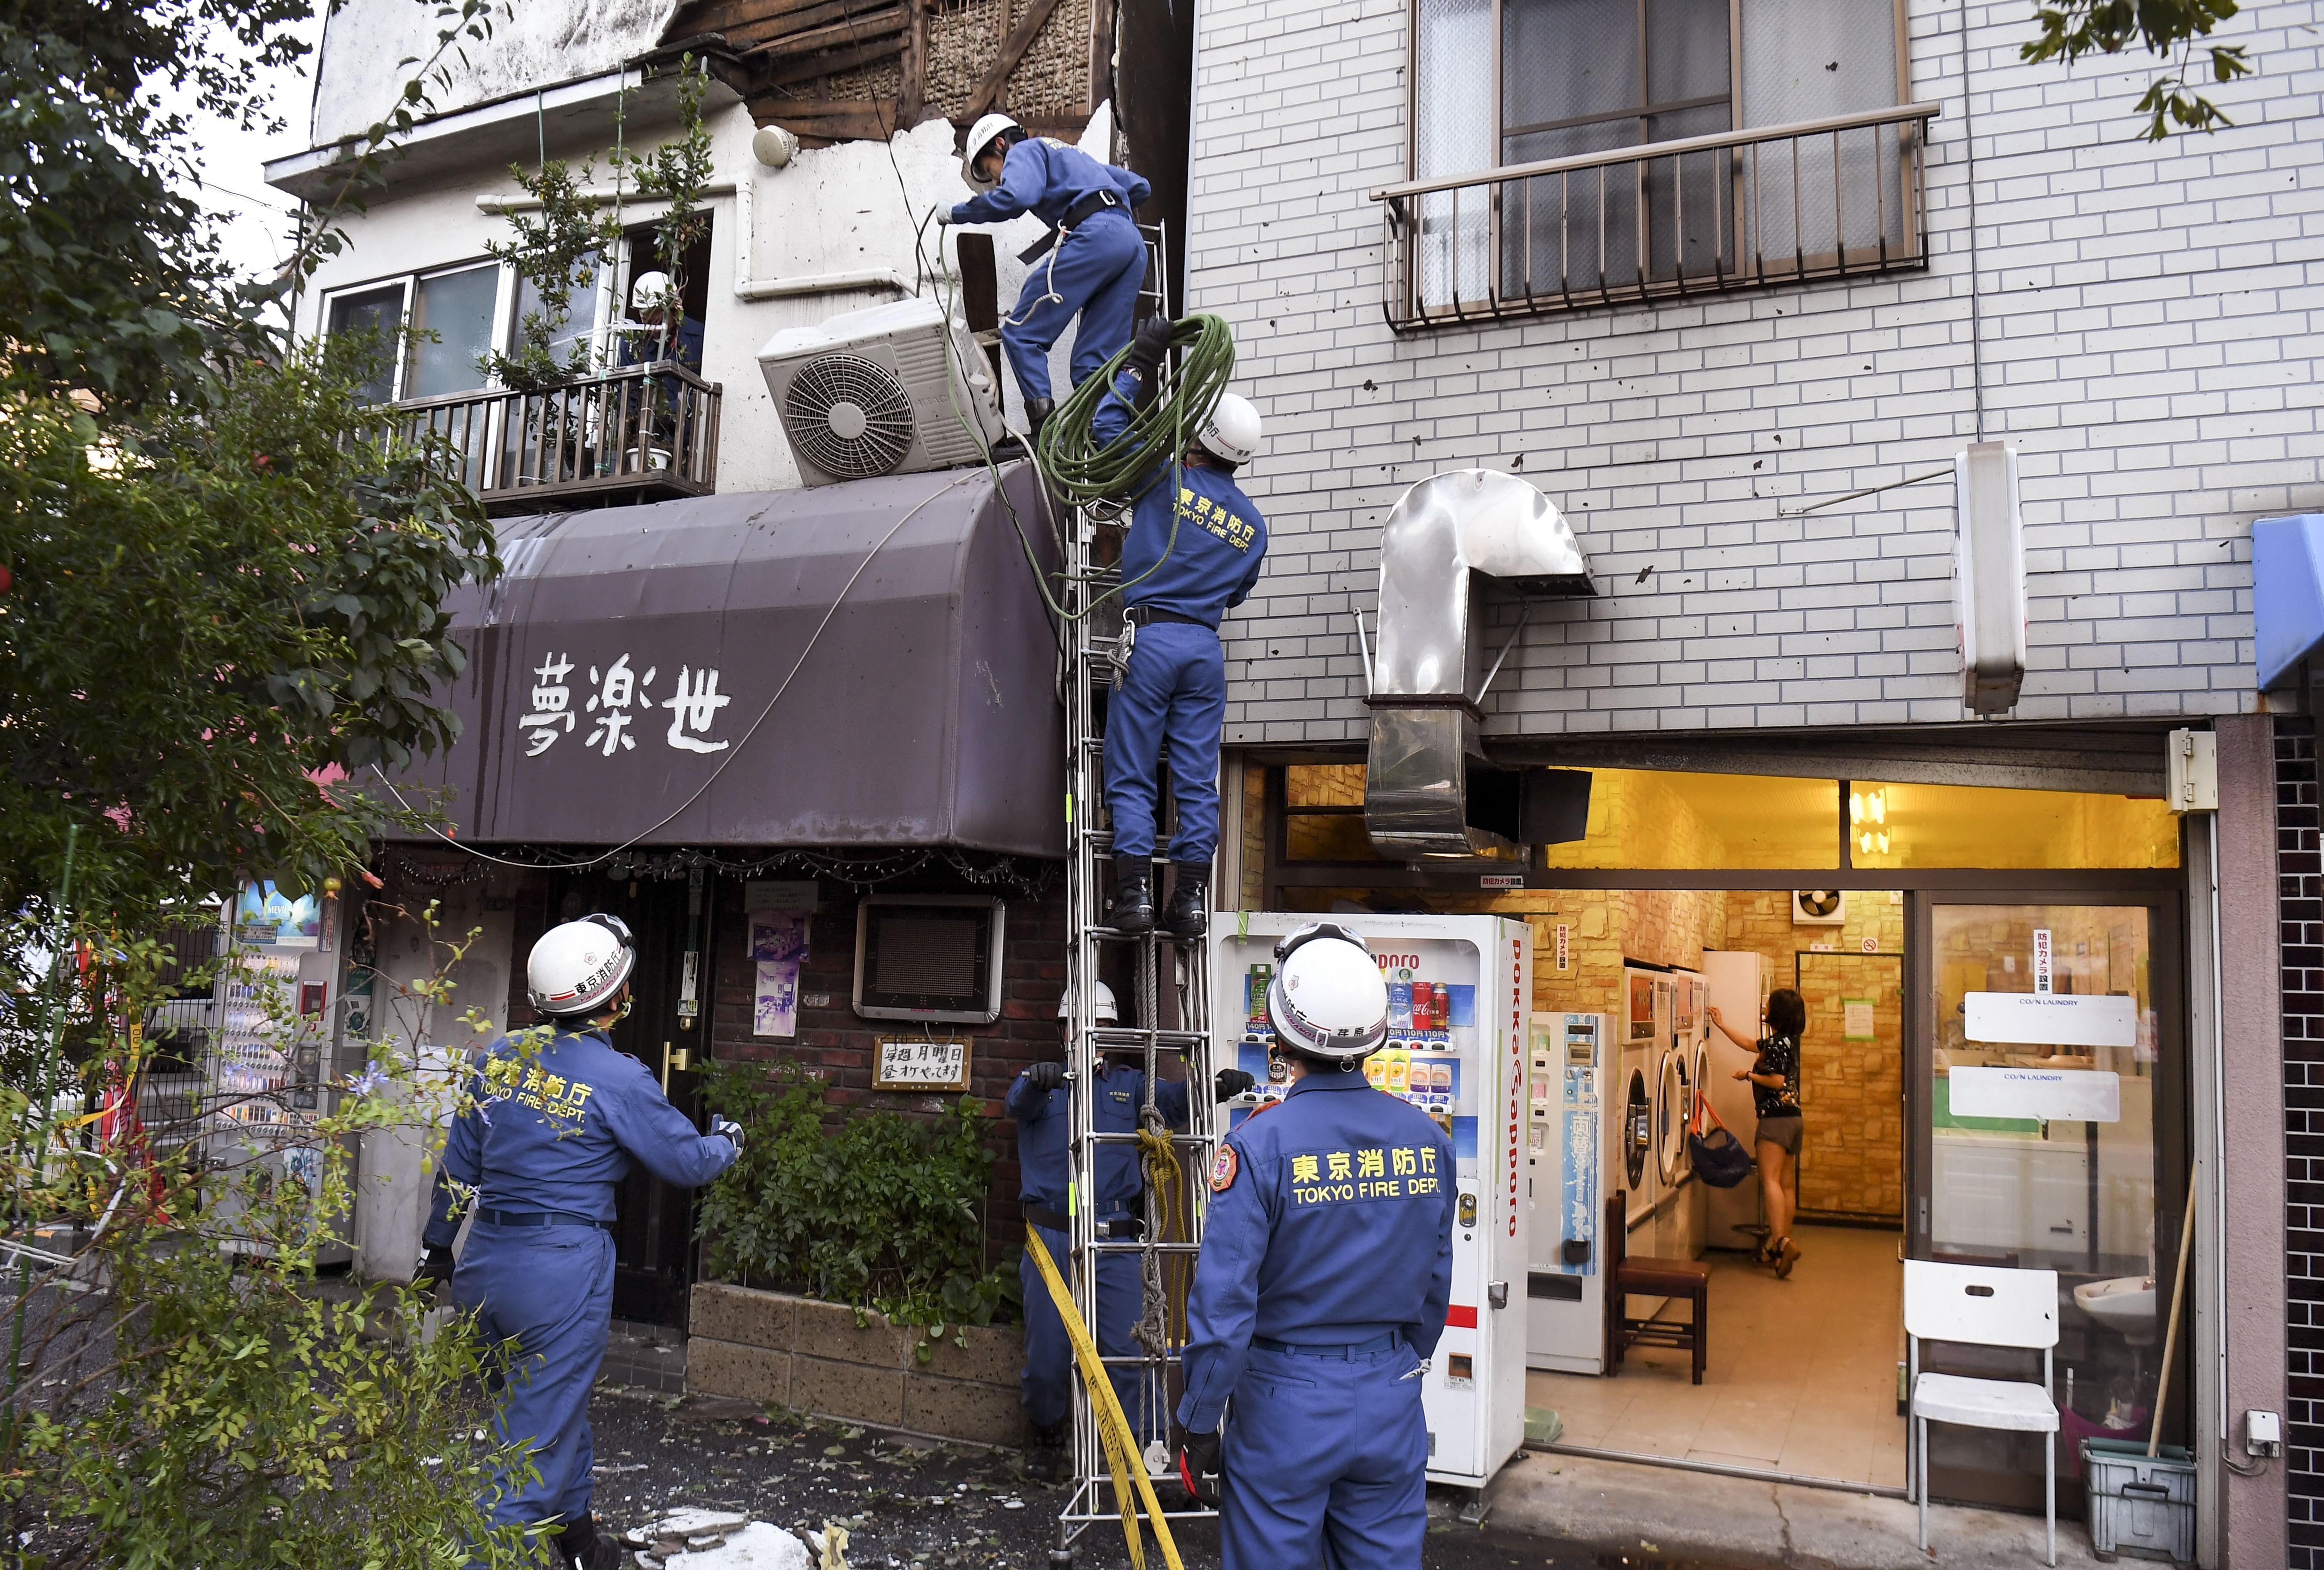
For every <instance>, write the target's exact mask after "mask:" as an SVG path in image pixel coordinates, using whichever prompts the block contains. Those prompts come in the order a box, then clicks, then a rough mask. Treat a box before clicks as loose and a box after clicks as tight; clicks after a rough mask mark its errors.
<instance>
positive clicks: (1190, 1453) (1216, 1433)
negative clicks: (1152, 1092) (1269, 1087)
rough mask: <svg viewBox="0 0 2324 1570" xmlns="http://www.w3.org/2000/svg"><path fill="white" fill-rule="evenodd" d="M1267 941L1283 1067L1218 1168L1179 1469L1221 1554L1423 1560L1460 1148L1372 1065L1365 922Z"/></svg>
mask: <svg viewBox="0 0 2324 1570" xmlns="http://www.w3.org/2000/svg"><path fill="white" fill-rule="evenodd" d="M1275 956H1276V969H1275V978H1274V980H1273V982H1272V983H1271V984H1270V985H1269V986H1268V995H1267V1012H1268V1024H1270V1025H1271V1026H1272V1027H1273V1029H1274V1032H1275V1050H1276V1051H1277V1053H1278V1054H1279V1055H1280V1056H1281V1057H1282V1058H1283V1059H1284V1060H1285V1063H1286V1070H1287V1071H1288V1073H1289V1075H1290V1077H1291V1080H1292V1084H1291V1088H1290V1090H1289V1091H1288V1092H1287V1093H1286V1095H1285V1096H1284V1098H1283V1100H1282V1101H1281V1102H1280V1103H1279V1104H1277V1106H1271V1107H1265V1108H1262V1109H1261V1110H1260V1111H1259V1112H1256V1113H1253V1114H1252V1115H1251V1116H1250V1117H1249V1118H1247V1119H1245V1120H1244V1122H1243V1125H1242V1126H1241V1127H1240V1128H1238V1129H1237V1130H1235V1132H1234V1133H1233V1134H1230V1135H1228V1136H1227V1138H1226V1141H1225V1143H1222V1145H1221V1146H1220V1147H1219V1152H1218V1157H1217V1160H1216V1161H1215V1162H1214V1163H1213V1166H1212V1169H1211V1179H1210V1183H1211V1201H1210V1212H1209V1215H1208V1217H1207V1219H1206V1220H1205V1222H1204V1226H1203V1248H1202V1253H1201V1256H1200V1257H1199V1259H1198V1260H1197V1261H1196V1262H1195V1266H1194V1290H1193V1291H1192V1293H1191V1294H1190V1295H1189V1297H1188V1300H1187V1305H1186V1327H1187V1336H1188V1339H1187V1345H1186V1360H1185V1362H1186V1389H1185V1397H1184V1399H1183V1400H1180V1402H1179V1404H1178V1411H1177V1419H1178V1431H1177V1435H1176V1446H1174V1448H1175V1450H1176V1460H1177V1465H1178V1474H1179V1479H1180V1481H1181V1482H1182V1483H1185V1485H1186V1488H1187V1491H1188V1492H1191V1493H1193V1494H1194V1496H1195V1497H1196V1498H1198V1499H1201V1500H1202V1501H1203V1502H1205V1503H1209V1504H1215V1505H1218V1506H1219V1513H1220V1533H1219V1540H1220V1547H1221V1550H1222V1557H1223V1559H1224V1564H1225V1570H1262V1567H1263V1570H1299V1567H1305V1566H1322V1565H1331V1566H1333V1570H1373V1567H1378V1570H1390V1567H1393V1570H1412V1567H1413V1566H1415V1565H1418V1564H1419V1563H1420V1547H1421V1538H1423V1537H1424V1536H1425V1534H1426V1532H1427V1529H1428V1507H1427V1498H1426V1493H1427V1471H1428V1429H1427V1424H1426V1420H1425V1419H1424V1418H1423V1416H1422V1414H1421V1407H1420V1387H1421V1382H1422V1379H1423V1378H1424V1377H1425V1374H1426V1373H1427V1369H1428V1360H1429V1359H1430V1358H1431V1357H1432V1356H1434V1354H1435V1351H1436V1342H1437V1338H1438V1337H1439V1336H1442V1335H1443V1330H1444V1317H1445V1309H1446V1306H1447V1304H1448V1302H1449V1300H1450V1296H1451V1291H1452V1214H1453V1204H1454V1190H1455V1183H1454V1173H1453V1165H1452V1142H1451V1141H1449V1140H1447V1139H1446V1138H1445V1137H1444V1134H1443V1130H1442V1129H1440V1128H1439V1127H1438V1126H1437V1125H1436V1124H1435V1122H1434V1120H1433V1119H1431V1118H1430V1117H1429V1116H1427V1115H1426V1114H1425V1113H1424V1112H1422V1111H1421V1110H1420V1109H1419V1108H1417V1107H1416V1106H1411V1105H1409V1104H1408V1103H1406V1102H1405V1101H1403V1100H1401V1099H1399V1098H1397V1097H1393V1096H1389V1095H1388V1094H1386V1093H1385V1092H1383V1091H1379V1090H1375V1089H1373V1088H1371V1087H1370V1086H1369V1084H1368V1083H1366V1081H1365V1079H1364V1076H1363V1074H1362V1073H1361V1072H1360V1067H1361V1064H1362V1062H1363V1060H1364V1058H1365V1057H1366V1056H1367V1055H1368V1054H1369V1053H1370V1052H1371V1051H1373V1049H1375V1048H1376V1047H1378V1046H1379V1043H1380V1042H1381V1040H1382V1038H1383V1037H1385V1036H1386V1035H1387V1033H1388V987H1387V985H1386V983H1384V982H1383V981H1382V980H1381V979H1380V975H1379V966H1378V965H1377V964H1376V963H1375V962H1374V960H1373V959H1372V956H1371V954H1370V953H1369V950H1366V948H1365V947H1364V943H1363V940H1361V939H1360V938H1359V937H1357V936H1356V935H1355V934H1354V933H1353V932H1349V931H1348V930H1347V929H1346V928H1344V927H1342V926H1339V925H1337V924H1334V923H1317V924H1315V925H1313V926H1308V927H1303V928H1301V929H1300V930H1299V931H1298V932H1294V933H1292V934H1291V935H1290V936H1289V937H1287V938H1286V939H1284V941H1282V942H1281V943H1280V944H1278V945H1277V948H1276V950H1275ZM1230 1398H1231V1399H1232V1401H1233V1406H1232V1408H1231V1409H1229V1407H1228V1401H1229V1399H1230ZM1222 1416H1223V1417H1224V1418H1225V1428H1224V1432H1223V1435H1222V1432H1221V1428H1220V1420H1221V1418H1222ZM1212 1474H1217V1475H1218V1477H1219V1482H1218V1484H1217V1486H1216V1488H1215V1489H1213V1487H1212V1485H1211V1484H1210V1483H1208V1481H1207V1479H1208V1477H1209V1476H1210V1475H1212Z"/></svg>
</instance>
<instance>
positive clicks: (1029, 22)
mask: <svg viewBox="0 0 2324 1570" xmlns="http://www.w3.org/2000/svg"><path fill="white" fill-rule="evenodd" d="M1056 8H1057V0H1033V3H1032V4H1031V5H1028V6H1027V7H1026V8H1025V14H1024V15H1023V16H1021V17H1019V19H1018V22H1017V25H1016V26H1014V27H1012V28H1010V30H1009V36H1008V37H1007V38H1006V39H1004V40H1002V41H1001V53H1000V54H999V56H998V57H996V58H995V59H994V60H993V62H992V65H991V69H988V70H986V71H985V73H984V79H983V80H982V81H981V82H979V83H977V84H976V91H975V92H974V93H973V94H971V95H970V96H969V100H968V103H967V106H965V107H964V108H963V109H962V110H961V112H960V117H961V118H962V119H963V120H967V121H973V120H974V119H975V118H976V117H977V116H978V115H982V114H983V113H984V112H985V111H986V110H988V109H990V108H991V107H992V106H993V105H994V104H996V103H998V102H999V101H1000V98H1001V88H1002V87H1006V86H1007V85H1008V82H1009V73H1010V72H1011V71H1013V70H1015V69H1017V62H1018V61H1019V60H1023V59H1024V58H1025V51H1026V50H1028V49H1030V48H1032V47H1033V40H1034V39H1035V38H1036V37H1037V36H1038V35H1039V33H1040V31H1041V28H1042V26H1043V25H1044V24H1045V23H1047V21H1048V20H1049V14H1050V13H1051V12H1053V11H1055V10H1056Z"/></svg>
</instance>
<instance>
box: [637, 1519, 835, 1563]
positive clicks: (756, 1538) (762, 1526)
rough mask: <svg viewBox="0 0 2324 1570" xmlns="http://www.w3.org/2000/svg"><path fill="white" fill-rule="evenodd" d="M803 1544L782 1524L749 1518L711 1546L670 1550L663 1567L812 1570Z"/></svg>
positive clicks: (811, 1560)
mask: <svg viewBox="0 0 2324 1570" xmlns="http://www.w3.org/2000/svg"><path fill="white" fill-rule="evenodd" d="M814 1563H815V1561H814V1560H813V1559H811V1558H809V1557H808V1556H807V1545H806V1544H805V1543H802V1542H800V1541H799V1540H798V1538H795V1537H793V1536H792V1535H791V1534H790V1533H788V1532H787V1531H785V1530H783V1529H782V1528H780V1527H777V1526H770V1525H769V1524H768V1523H767V1522H765V1521H751V1522H748V1523H747V1524H745V1525H744V1526H742V1527H741V1528H739V1529H736V1530H734V1531H733V1532H730V1533H728V1534H727V1537H726V1540H725V1541H724V1543H722V1544H720V1545H719V1546H718V1547H715V1548H704V1549H701V1550H698V1551H689V1552H687V1553H684V1554H672V1555H671V1556H669V1558H668V1559H665V1560H664V1561H663V1562H662V1564H663V1567H664V1570H813V1565H814Z"/></svg>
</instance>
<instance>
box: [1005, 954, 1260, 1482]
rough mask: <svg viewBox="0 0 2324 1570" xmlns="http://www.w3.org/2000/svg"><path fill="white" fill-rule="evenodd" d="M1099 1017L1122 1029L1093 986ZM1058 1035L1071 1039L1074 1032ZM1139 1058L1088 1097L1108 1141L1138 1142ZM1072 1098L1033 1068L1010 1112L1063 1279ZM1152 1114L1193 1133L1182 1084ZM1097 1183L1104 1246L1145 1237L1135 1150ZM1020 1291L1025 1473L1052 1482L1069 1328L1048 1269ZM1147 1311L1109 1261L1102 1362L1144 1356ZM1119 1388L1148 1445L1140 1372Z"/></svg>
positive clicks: (1142, 1089) (1120, 1154) (1168, 1089)
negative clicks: (1139, 1328)
mask: <svg viewBox="0 0 2324 1570" xmlns="http://www.w3.org/2000/svg"><path fill="white" fill-rule="evenodd" d="M1091 1005H1092V1014H1093V1017H1094V1018H1095V1019H1096V1020H1097V1022H1098V1023H1099V1024H1101V1025H1108V1024H1114V1023H1115V1022H1116V1021H1117V1020H1118V1019H1119V1017H1120V1015H1119V1013H1118V1011H1117V1010H1116V1009H1115V1007H1114V1002H1113V989H1112V988H1111V987H1108V986H1107V985H1106V984H1105V983H1104V982H1102V981H1101V982H1099V983H1097V985H1096V988H1095V990H1094V991H1093V993H1092V995H1091ZM1071 1013H1072V999H1071V997H1070V996H1068V997H1065V998H1062V999H1060V1000H1059V1001H1058V1004H1057V1018H1058V1019H1059V1020H1060V1021H1063V1020H1065V1019H1067V1018H1068V1017H1069V1016H1070V1015H1071ZM1062 1028H1063V1029H1065V1030H1068V1031H1069V1030H1071V1028H1072V1027H1071V1026H1070V1025H1065V1026H1063V1027H1062ZM1142 1058H1143V1054H1142V1053H1139V1052H1122V1053H1116V1054H1111V1055H1110V1056H1108V1057H1107V1058H1106V1059H1105V1060H1103V1061H1102V1063H1101V1064H1100V1066H1099V1068H1098V1070H1097V1083H1096V1084H1095V1085H1093V1086H1092V1087H1091V1094H1092V1095H1093V1097H1095V1098H1096V1108H1097V1110H1096V1118H1095V1123H1096V1126H1097V1129H1098V1131H1099V1132H1100V1133H1102V1134H1135V1133H1137V1132H1138V1118H1139V1113H1140V1111H1142V1110H1143V1108H1144V1107H1145V1105H1146V1070H1144V1069H1143V1068H1142V1067H1141V1066H1140V1062H1141V1060H1142ZM1250 1087H1251V1077H1250V1075H1248V1074H1246V1073H1244V1072H1242V1071H1241V1070H1239V1069H1224V1070H1220V1072H1219V1074H1218V1075H1217V1077H1216V1080H1215V1083H1214V1086H1213V1088H1214V1090H1215V1092H1216V1094H1217V1096H1218V1097H1219V1099H1220V1100H1222V1101H1223V1100H1225V1099H1227V1098H1228V1097H1232V1096H1240V1095H1241V1094H1242V1093H1243V1092H1244V1091H1246V1090H1248V1089H1250ZM1070 1094H1071V1092H1070V1091H1068V1090H1067V1089H1066V1088H1065V1065H1064V1064H1063V1063H1036V1064H1034V1065H1033V1066H1032V1067H1031V1068H1029V1069H1028V1070H1025V1071H1024V1072H1023V1073H1021V1074H1019V1075H1018V1076H1017V1078H1016V1079H1015V1080H1014V1081H1013V1082H1011V1084H1010V1087H1009V1095H1008V1097H1007V1101H1006V1106H1008V1109H1009V1116H1010V1117H1013V1118H1015V1119H1016V1120H1017V1164H1018V1167H1019V1170H1020V1171H1021V1172H1022V1173H1023V1177H1022V1180H1021V1183H1020V1187H1019V1195H1018V1201H1017V1207H1018V1208H1019V1210H1020V1211H1022V1212H1023V1213H1024V1217H1025V1219H1026V1220H1027V1221H1028V1222H1030V1223H1031V1224H1032V1225H1033V1226H1036V1227H1038V1228H1039V1229H1040V1233H1041V1241H1042V1243H1043V1244H1045V1245H1046V1246H1047V1249H1048V1251H1049V1258H1050V1260H1051V1261H1052V1262H1055V1264H1056V1267H1057V1270H1058V1272H1059V1273H1060V1274H1064V1273H1065V1272H1066V1269H1067V1256H1066V1250H1067V1249H1068V1247H1069V1246H1070V1241H1071V1240H1070V1235H1069V1231H1068V1228H1069V1227H1070V1226H1071V1223H1070V1221H1069V1219H1068V1218H1067V1216H1066V1209H1067V1206H1068V1201H1069V1198H1070V1190H1071V1189H1072V1188H1073V1169H1072V1163H1071V1157H1070V1153H1069V1152H1068V1151H1067V1149H1066V1143H1067V1139H1068V1136H1069V1134H1070V1133H1071V1130H1070V1129H1069V1128H1068V1127H1067V1126H1066V1125H1067V1123H1068V1121H1069V1120H1068V1118H1067V1116H1066V1114H1067V1109H1068V1103H1067V1099H1066V1098H1067V1097H1068V1096H1069V1095H1070ZM1154 1105H1155V1107H1156V1109H1157V1111H1159V1112H1160V1113H1161V1114H1162V1116H1163V1119H1164V1120H1165V1121H1166V1122H1167V1123H1168V1124H1169V1125H1170V1126H1171V1127H1173V1128H1181V1127H1184V1126H1185V1122H1186V1087H1185V1084H1184V1082H1182V1081H1177V1080H1171V1079H1163V1080H1160V1081H1158V1082H1157V1083H1156V1085H1155V1087H1154ZM1096 1177H1097V1180H1096V1186H1095V1203H1096V1206H1097V1214H1096V1217H1095V1218H1094V1220H1095V1226H1096V1229H1097V1235H1098V1236H1100V1237H1102V1238H1115V1239H1130V1238H1136V1237H1138V1236H1139V1235H1141V1234H1142V1232H1143V1230H1144V1227H1145V1218H1144V1216H1143V1208H1144V1200H1145V1195H1146V1180H1145V1178H1144V1176H1143V1174H1142V1173H1141V1172H1140V1171H1139V1165H1138V1150H1137V1147H1136V1146H1134V1145H1130V1144H1112V1143H1109V1144H1105V1145H1102V1146H1101V1147H1099V1150H1098V1156H1097V1174H1096ZM1017 1279H1018V1281H1019V1284H1020V1285H1021V1286H1022V1287H1023V1288H1024V1293H1025V1372H1024V1379H1023V1391H1024V1393H1023V1397H1022V1400H1023V1402H1024V1407H1025V1416H1026V1418H1027V1419H1028V1421H1029V1422H1030V1423H1031V1424H1032V1426H1033V1454H1032V1456H1031V1459H1030V1463H1029V1464H1030V1467H1031V1469H1032V1470H1033V1471H1035V1472H1037V1473H1038V1474H1042V1475H1044V1476H1049V1475H1054V1474H1056V1470H1057V1468H1058V1466H1059V1465H1060V1464H1061V1463H1062V1462H1063V1459H1064V1454H1065V1436H1066V1432H1067V1430H1066V1419H1068V1418H1069V1417H1070V1416H1071V1415H1072V1410H1073V1408H1072V1400H1073V1371H1074V1348H1073V1343H1072V1342H1071V1341H1069V1340H1068V1339H1067V1338H1066V1336H1065V1321H1064V1320H1062V1319H1060V1318H1058V1317H1057V1309H1056V1303H1055V1302H1054V1301H1052V1300H1051V1299H1050V1297H1049V1288H1048V1283H1047V1281H1044V1280H1042V1277H1041V1272H1040V1267H1039V1266H1037V1265H1036V1264H1035V1263H1034V1262H1033V1255H1032V1253H1031V1251H1030V1250H1028V1251H1027V1252H1026V1253H1025V1254H1024V1255H1023V1257H1022V1258H1021V1259H1020V1260H1019V1262H1018V1266H1017ZM1068 1279H1069V1280H1070V1279H1071V1278H1070V1276H1068ZM1143 1305H1144V1288H1143V1286H1142V1284H1141V1282H1140V1281H1139V1269H1138V1256H1137V1255H1135V1254H1133V1253H1109V1254H1105V1255H1102V1257H1101V1258H1100V1259H1099V1261H1098V1268H1097V1344H1098V1351H1099V1353H1100V1354H1102V1355H1104V1356H1107V1357H1129V1356H1134V1355H1136V1354H1137V1353H1138V1351H1139V1346H1138V1342H1137V1339H1136V1337H1135V1336H1134V1335H1133V1334H1132V1331H1133V1329H1134V1327H1136V1325H1137V1323H1138V1317H1139V1310H1140V1309H1141V1308H1142V1307H1143ZM1113 1388H1114V1394H1115V1396H1116V1398H1117V1399H1118V1400H1120V1402H1121V1408H1122V1411H1123V1412H1124V1413H1125V1414H1126V1415H1128V1416H1129V1418H1130V1421H1131V1422H1132V1423H1134V1424H1137V1425H1139V1429H1140V1432H1141V1435H1142V1434H1143V1432H1144V1429H1145V1428H1146V1426H1147V1422H1148V1419H1145V1418H1144V1417H1143V1416H1142V1415H1141V1408H1142V1406H1143V1404H1144V1403H1143V1400H1142V1396H1141V1392H1140V1391H1139V1387H1138V1382H1137V1376H1136V1373H1135V1371H1133V1370H1130V1369H1127V1368H1124V1369H1117V1370H1115V1371H1114V1376H1113Z"/></svg>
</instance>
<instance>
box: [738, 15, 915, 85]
mask: <svg viewBox="0 0 2324 1570" xmlns="http://www.w3.org/2000/svg"><path fill="white" fill-rule="evenodd" d="M903 31H904V12H903V7H901V6H897V7H894V8H893V9H891V10H887V11H882V12H879V13H877V14H873V15H871V16H850V17H846V18H844V19H843V20H841V21H838V22H835V23H832V24H831V25H830V26H828V27H818V28H816V29H815V30H813V31H812V32H798V33H793V34H792V35H791V36H790V37H788V38H779V39H777V40H776V41H774V42H772V43H764V44H761V45H760V46H759V47H758V48H757V49H754V50H752V51H751V58H752V59H753V60H796V59H798V57H800V56H802V55H810V54H813V53H814V52H815V51H816V50H822V49H844V48H851V47H853V46H854V45H857V44H863V43H869V42H870V41H871V40H873V39H875V38H888V37H892V36H893V35H895V34H896V33H899V32H903ZM775 69H777V70H778V71H781V70H783V69H786V68H784V67H782V66H777V67H776V68H775ZM776 79H778V80H780V79H782V78H780V77H778V78H776ZM791 79H793V80H797V79H798V78H791Z"/></svg>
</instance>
